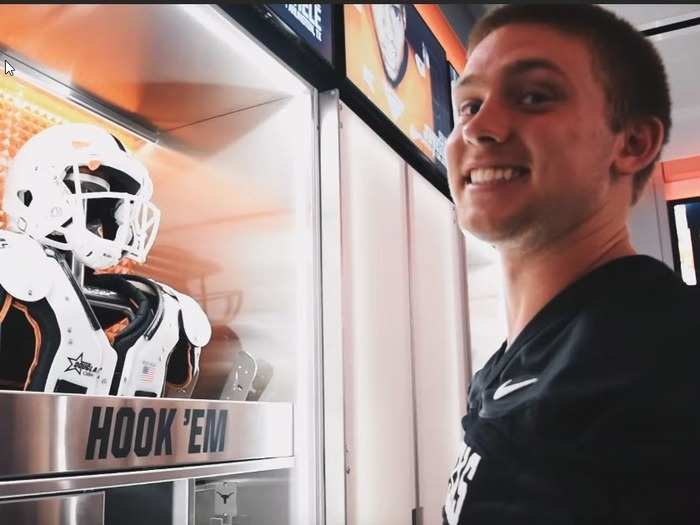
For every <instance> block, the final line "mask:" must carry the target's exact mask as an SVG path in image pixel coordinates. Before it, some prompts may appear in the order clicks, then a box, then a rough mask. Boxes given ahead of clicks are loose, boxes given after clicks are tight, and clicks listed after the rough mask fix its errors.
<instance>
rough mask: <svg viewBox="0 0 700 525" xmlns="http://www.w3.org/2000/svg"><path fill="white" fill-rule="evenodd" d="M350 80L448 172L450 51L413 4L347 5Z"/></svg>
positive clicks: (347, 59)
mask: <svg viewBox="0 0 700 525" xmlns="http://www.w3.org/2000/svg"><path fill="white" fill-rule="evenodd" d="M344 18H345V21H344V26H345V67H346V73H347V76H348V78H349V79H350V80H351V81H352V83H353V84H354V85H355V86H357V88H358V89H360V90H361V91H362V92H363V93H364V94H365V95H366V96H367V98H369V99H370V100H371V101H372V103H374V105H376V106H377V107H378V108H379V110H380V111H381V112H382V113H384V114H385V115H386V116H387V117H388V118H389V119H390V120H391V121H392V122H393V123H394V124H395V125H396V126H397V127H398V128H399V129H401V131H402V132H403V133H404V134H405V135H406V136H407V137H408V138H409V139H411V141H413V143H414V144H415V145H416V146H417V147H418V148H419V149H420V150H421V151H422V152H423V153H425V154H426V155H427V156H428V157H429V158H430V159H431V160H433V161H435V162H436V164H437V165H438V166H439V167H441V170H442V171H444V166H445V141H446V139H447V135H449V133H450V130H451V129H452V120H451V103H450V80H449V73H448V69H447V58H446V56H445V51H444V50H443V49H442V47H441V46H440V44H439V42H438V41H437V38H435V36H434V35H433V34H432V33H431V31H430V29H429V28H428V26H427V25H426V23H425V22H424V21H423V19H422V18H421V16H420V14H419V13H418V11H417V10H416V8H415V7H414V6H413V5H411V4H345V6H344Z"/></svg>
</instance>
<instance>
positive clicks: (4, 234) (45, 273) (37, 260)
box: [0, 230, 55, 302]
mask: <svg viewBox="0 0 700 525" xmlns="http://www.w3.org/2000/svg"><path fill="white" fill-rule="evenodd" d="M51 264H52V261H51V259H49V258H48V257H47V256H46V254H45V253H44V248H43V247H42V246H41V244H39V243H38V242H37V241H35V240H34V239H32V238H31V237H29V236H28V235H23V234H21V233H14V232H11V231H7V230H0V286H2V287H3V288H4V289H5V290H6V291H7V293H9V294H10V295H11V296H12V297H16V298H17V299H19V300H21V301H28V302H32V301H38V300H40V299H43V298H44V297H46V296H47V295H48V293H49V291H50V290H51V286H52V284H53V276H54V275H55V274H54V272H52V271H51Z"/></svg>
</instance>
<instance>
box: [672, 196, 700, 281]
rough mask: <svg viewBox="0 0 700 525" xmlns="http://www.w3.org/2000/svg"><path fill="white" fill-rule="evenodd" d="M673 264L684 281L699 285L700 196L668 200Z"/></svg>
mask: <svg viewBox="0 0 700 525" xmlns="http://www.w3.org/2000/svg"><path fill="white" fill-rule="evenodd" d="M668 222H669V225H670V227H671V249H672V250H673V266H674V268H675V270H676V271H677V272H678V273H680V275H681V277H682V278H683V281H685V283H686V284H689V285H697V283H698V277H700V197H693V198H691V199H679V200H674V201H669V202H668Z"/></svg>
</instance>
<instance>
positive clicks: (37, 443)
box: [0, 391, 294, 497]
mask: <svg viewBox="0 0 700 525" xmlns="http://www.w3.org/2000/svg"><path fill="white" fill-rule="evenodd" d="M0 414H2V418H3V423H2V425H1V426H0V497H8V495H11V496H16V495H18V494H17V493H16V489H13V488H12V487H25V486H26V487H30V486H32V484H37V483H39V484H41V483H44V482H45V483H48V484H49V485H50V486H56V487H59V486H64V485H65V487H66V488H65V489H61V491H63V490H74V489H73V488H69V487H72V483H73V481H66V480H70V479H71V477H72V476H79V477H80V479H88V478H90V476H89V475H90V474H99V476H106V478H105V479H107V478H109V476H111V475H115V474H105V473H115V472H119V471H132V472H131V473H130V474H129V476H132V478H133V480H138V481H139V482H141V479H148V480H150V481H157V480H160V479H177V478H178V477H190V476H189V475H180V474H177V475H176V477H175V478H168V477H167V476H169V475H171V474H168V472H171V473H172V472H173V470H172V468H173V467H186V468H188V469H195V468H198V466H201V465H206V464H211V463H214V464H222V463H226V465H225V466H224V467H221V468H224V469H225V468H230V469H235V468H242V467H240V465H243V463H245V464H247V465H251V464H253V463H251V461H252V460H261V459H266V460H267V459H269V458H290V457H291V456H292V455H293V453H294V452H293V424H292V422H293V411H292V404H291V403H268V402H241V401H207V400H195V399H154V398H137V397H97V396H85V395H79V394H44V393H33V392H11V391H0ZM230 462H236V463H230ZM235 465H239V466H235ZM154 469H158V470H154ZM165 469H169V470H168V471H166V470H165ZM180 470H182V469H180ZM58 476H62V477H58ZM164 476H165V477H164ZM127 477H128V476H127ZM30 478H31V479H30ZM42 478H52V479H44V481H41V479H42ZM75 479H78V478H75ZM110 479H111V478H110ZM62 484H63V485H62ZM89 486H92V485H89ZM21 490H25V489H21ZM21 493H22V494H30V493H31V494H36V493H37V492H36V491H29V492H27V491H26V490H25V492H21Z"/></svg>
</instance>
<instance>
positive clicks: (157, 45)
mask: <svg viewBox="0 0 700 525" xmlns="http://www.w3.org/2000/svg"><path fill="white" fill-rule="evenodd" d="M37 28H41V30H40V31H37ZM0 47H2V48H4V49H6V50H8V51H11V53H10V54H11V55H13V56H16V57H17V58H19V59H22V60H23V61H25V62H26V63H27V64H31V65H32V66H34V67H36V68H37V69H39V70H40V71H42V72H45V73H47V74H48V75H50V76H51V77H52V78H54V79H55V80H57V81H59V82H60V83H62V84H64V85H65V86H68V87H72V88H75V89H78V90H80V91H83V92H85V93H88V94H90V95H92V96H94V97H96V98H97V99H99V100H101V101H104V102H106V103H108V104H109V105H111V106H113V107H114V108H116V109H117V110H119V111H120V112H122V113H124V114H125V115H128V116H133V117H136V118H138V120H139V121H141V122H145V123H147V124H148V125H149V126H153V127H155V128H157V129H161V130H163V129H173V128H176V127H179V126H183V125H187V124H191V123H193V122H198V121H201V120H204V119H206V118H211V117H214V116H218V115H222V114H225V113H230V112H232V111H237V110H240V109H243V108H249V107H252V106H255V105H258V104H262V103H265V102H269V101H271V100H277V99H279V98H284V97H287V96H290V95H293V94H295V93H298V92H301V91H303V90H305V83H304V82H303V81H301V80H300V79H299V78H298V77H297V76H296V75H295V74H294V73H292V72H291V71H290V70H289V68H287V67H286V66H284V65H282V63H281V62H280V61H279V60H277V59H276V58H275V57H273V56H272V55H271V54H270V53H269V51H267V50H266V49H264V48H263V47H262V46H261V45H260V44H258V43H257V42H256V41H255V40H254V39H253V38H251V37H250V36H249V35H248V34H247V32H246V31H245V30H243V29H242V28H241V27H239V25H238V24H237V23H236V22H235V21H234V20H232V19H231V18H230V17H229V16H228V15H227V14H225V13H224V12H223V11H222V10H221V9H220V8H218V7H215V6H211V5H157V4H156V5H145V4H144V5H141V4H136V5H3V6H0Z"/></svg>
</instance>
